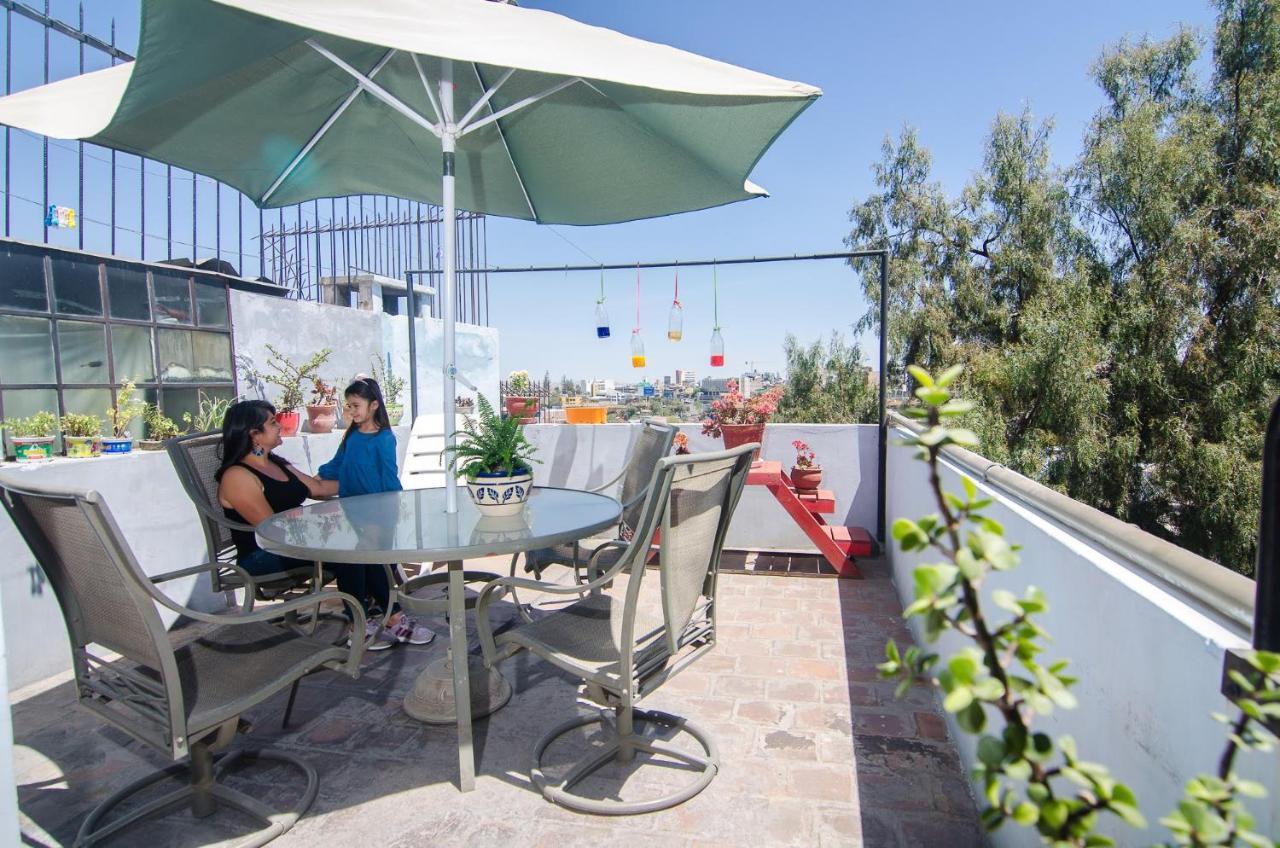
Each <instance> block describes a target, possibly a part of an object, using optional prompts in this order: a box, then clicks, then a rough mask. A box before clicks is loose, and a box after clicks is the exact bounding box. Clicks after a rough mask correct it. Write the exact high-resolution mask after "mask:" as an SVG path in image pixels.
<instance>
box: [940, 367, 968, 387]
mask: <svg viewBox="0 0 1280 848" xmlns="http://www.w3.org/2000/svg"><path fill="white" fill-rule="evenodd" d="M963 373H964V366H963V365H952V366H951V367H950V368H948V369H947V370H946V371H943V372H942V373H941V374H939V375H938V380H937V384H938V385H939V386H940V387H941V388H944V389H945V388H946V387H947V386H949V385H951V384H952V383H954V382H955V381H956V378H957V377H959V376H960V375H961V374H963Z"/></svg>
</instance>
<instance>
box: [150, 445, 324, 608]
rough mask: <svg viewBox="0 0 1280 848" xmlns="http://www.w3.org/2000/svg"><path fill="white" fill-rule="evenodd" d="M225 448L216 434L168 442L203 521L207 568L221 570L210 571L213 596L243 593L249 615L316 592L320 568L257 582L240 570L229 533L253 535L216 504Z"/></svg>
mask: <svg viewBox="0 0 1280 848" xmlns="http://www.w3.org/2000/svg"><path fill="white" fill-rule="evenodd" d="M221 444H222V434H220V433H218V432H209V433H196V434H194V435H190V436H179V437H178V438H175V439H170V440H168V441H167V442H165V450H167V451H168V452H169V459H170V460H171V461H172V462H173V470H174V471H175V472H177V474H178V480H180V481H181V482H182V488H183V489H185V490H186V492H187V496H188V497H190V498H191V502H192V503H193V504H194V505H195V508H196V512H197V513H198V514H199V516H200V527H201V528H202V529H203V530H204V539H205V545H206V547H207V548H208V555H209V564H210V565H216V566H217V567H216V568H210V569H209V575H210V580H211V581H212V585H213V591H214V592H225V591H230V590H235V589H244V590H245V593H244V601H243V609H244V610H246V611H248V610H251V609H253V603H254V601H255V600H262V601H269V600H275V599H276V598H280V597H282V596H284V595H287V594H289V593H290V592H297V591H301V590H307V589H313V590H318V589H319V588H320V586H321V585H323V583H324V573H323V571H322V568H321V566H320V565H319V564H318V563H317V564H316V565H315V566H314V567H312V568H294V569H289V570H287V571H280V572H276V573H274V574H260V575H257V576H252V575H250V574H249V573H248V572H246V571H244V570H243V569H241V568H237V567H236V565H235V561H236V546H235V543H234V542H233V541H232V539H231V531H232V530H243V531H245V532H247V533H252V532H253V527H252V526H251V525H248V524H239V523H237V522H235V521H232V520H231V519H229V518H227V517H226V515H225V514H224V513H223V511H222V505H221V504H219V503H218V481H217V480H215V479H214V477H213V475H214V473H215V472H216V471H217V470H218V467H219V466H220V465H221V464H222V457H221V456H220V455H219V454H220V450H219V449H220V446H221Z"/></svg>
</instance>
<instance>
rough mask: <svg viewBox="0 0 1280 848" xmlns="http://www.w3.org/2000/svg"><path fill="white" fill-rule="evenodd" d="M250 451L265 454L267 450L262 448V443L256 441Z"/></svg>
mask: <svg viewBox="0 0 1280 848" xmlns="http://www.w3.org/2000/svg"><path fill="white" fill-rule="evenodd" d="M249 453H251V454H253V455H254V456H265V455H266V453H267V452H266V451H264V450H263V449H262V446H261V445H259V444H257V443H256V442H255V443H254V445H253V448H251V449H250V451H249Z"/></svg>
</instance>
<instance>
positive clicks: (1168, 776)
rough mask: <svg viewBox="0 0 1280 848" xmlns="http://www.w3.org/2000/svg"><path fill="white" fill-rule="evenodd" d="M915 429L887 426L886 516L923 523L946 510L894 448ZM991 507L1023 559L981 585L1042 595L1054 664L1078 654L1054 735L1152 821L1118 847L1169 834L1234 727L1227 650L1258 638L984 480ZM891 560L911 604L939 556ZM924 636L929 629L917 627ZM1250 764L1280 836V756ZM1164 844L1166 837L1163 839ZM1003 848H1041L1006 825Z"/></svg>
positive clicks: (1263, 815) (918, 470) (971, 743)
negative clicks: (921, 574) (1225, 721)
mask: <svg viewBox="0 0 1280 848" xmlns="http://www.w3.org/2000/svg"><path fill="white" fill-rule="evenodd" d="M903 435H906V434H905V433H903V432H897V433H895V432H894V431H891V432H890V436H891V439H890V448H889V456H888V486H889V493H888V514H889V516H890V518H891V519H893V518H898V517H909V518H915V517H920V516H923V515H927V514H929V513H933V512H937V506H936V505H935V504H934V502H933V500H932V493H931V491H930V489H929V488H928V484H927V480H926V466H925V465H924V464H923V463H921V462H917V461H915V460H914V459H913V458H912V449H910V448H905V447H894V446H893V442H894V440H895V439H896V438H897V437H899V436H903ZM942 482H943V487H944V488H945V489H949V490H951V491H955V492H960V491H961V486H960V477H959V472H958V471H957V470H956V469H955V468H953V467H951V466H944V469H943V472H942ZM979 489H980V490H982V491H983V492H984V493H985V496H987V497H993V498H995V503H994V504H993V505H992V507H991V508H990V509H988V510H987V514H988V515H990V516H991V517H992V518H994V519H996V520H997V521H999V522H1000V523H1001V524H1003V525H1004V527H1005V531H1006V535H1007V537H1008V539H1009V540H1010V541H1011V542H1014V543H1017V544H1021V545H1023V546H1024V549H1023V550H1022V552H1021V564H1020V565H1019V566H1018V567H1017V568H1016V569H1014V570H1013V571H1011V572H1006V573H1003V574H996V575H993V576H992V577H991V579H990V582H989V584H988V585H986V586H984V587H983V595H984V597H985V598H986V599H987V601H988V603H987V609H988V610H992V611H994V613H996V615H995V616H993V617H994V618H995V619H996V620H997V621H998V620H1000V616H999V613H1000V610H998V609H997V608H995V607H994V606H993V605H991V604H990V601H989V598H990V592H991V591H992V590H994V589H998V588H1004V589H1008V590H1010V591H1013V592H1015V593H1017V594H1019V595H1020V594H1022V592H1023V591H1024V590H1025V588H1026V587H1027V586H1038V587H1040V588H1041V589H1043V590H1044V592H1045V594H1046V596H1047V597H1048V600H1049V603H1050V610H1049V611H1048V612H1047V613H1046V614H1044V615H1043V616H1042V618H1041V621H1042V623H1043V625H1044V627H1045V629H1046V630H1047V631H1048V633H1049V634H1050V635H1051V636H1052V637H1053V642H1052V643H1051V644H1050V645H1049V648H1048V653H1047V658H1049V659H1051V660H1056V659H1069V660H1071V668H1072V669H1073V670H1074V673H1075V674H1076V675H1078V676H1079V677H1080V683H1079V684H1078V685H1077V687H1076V688H1075V689H1074V692H1075V694H1076V695H1077V697H1078V698H1079V700H1080V706H1079V707H1078V708H1077V709H1075V710H1067V711H1063V710H1058V711H1055V712H1054V713H1053V714H1052V715H1050V716H1047V717H1045V718H1043V719H1037V721H1036V724H1037V726H1041V727H1043V728H1045V729H1046V730H1047V731H1048V732H1050V733H1052V734H1054V735H1062V734H1068V735H1071V736H1073V737H1075V739H1076V741H1077V743H1078V744H1079V748H1080V755H1081V756H1082V757H1083V758H1084V759H1087V760H1094V761H1097V762H1101V763H1103V764H1105V765H1107V766H1108V767H1109V768H1110V769H1111V770H1112V773H1113V774H1114V775H1115V776H1116V777H1117V778H1118V779H1120V780H1122V781H1124V782H1126V783H1128V784H1129V785H1130V786H1131V787H1132V788H1133V790H1134V792H1135V793H1136V795H1137V796H1138V800H1139V802H1140V804H1141V807H1142V810H1143V812H1144V814H1145V815H1146V817H1147V819H1148V821H1149V823H1150V826H1149V828H1148V830H1147V832H1146V833H1142V834H1139V833H1136V832H1135V831H1133V830H1132V829H1128V828H1125V827H1124V826H1123V825H1118V826H1115V827H1109V828H1107V832H1108V833H1109V834H1110V835H1112V836H1113V837H1115V838H1116V839H1117V841H1118V842H1119V844H1121V845H1147V844H1152V843H1155V842H1159V841H1161V838H1162V837H1161V836H1160V834H1162V833H1163V830H1164V829H1163V828H1162V827H1161V826H1160V825H1159V824H1158V820H1159V819H1160V818H1161V817H1162V816H1164V815H1165V814H1167V813H1168V812H1169V811H1171V810H1173V809H1174V808H1175V806H1176V803H1177V800H1178V799H1179V798H1180V797H1181V795H1182V789H1183V785H1184V784H1185V783H1186V781H1187V780H1188V779H1190V778H1191V777H1193V776H1195V775H1196V774H1197V773H1200V772H1212V771H1214V770H1215V769H1216V768H1217V761H1218V757H1219V756H1220V754H1221V752H1222V749H1223V745H1224V744H1225V742H1226V734H1225V730H1226V728H1225V727H1224V726H1223V725H1221V724H1219V723H1218V722H1216V721H1214V720H1213V719H1212V718H1211V717H1210V714H1211V713H1213V712H1215V711H1220V712H1226V711H1228V709H1227V707H1228V705H1227V703H1226V700H1225V699H1224V698H1222V697H1221V696H1220V695H1219V694H1218V691H1219V681H1220V678H1221V676H1222V663H1223V654H1224V651H1225V650H1226V649H1227V648H1229V647H1232V648H1241V647H1247V645H1248V634H1246V633H1244V632H1240V631H1239V630H1236V631H1231V630H1228V629H1226V627H1225V626H1223V625H1220V624H1218V623H1215V622H1214V621H1211V620H1209V619H1208V618H1206V617H1205V616H1204V615H1202V614H1201V613H1199V612H1197V611H1196V610H1193V609H1191V608H1190V607H1189V606H1187V605H1186V604H1185V603H1183V602H1182V601H1180V600H1178V599H1177V598H1174V597H1173V596H1171V595H1170V594H1169V593H1167V592H1166V591H1164V590H1163V589H1161V588H1159V587H1158V586H1157V585H1155V584H1153V583H1152V582H1150V581H1149V580H1147V579H1145V577H1144V576H1143V575H1142V574H1141V573H1140V572H1138V571H1135V570H1133V569H1131V568H1130V567H1129V566H1127V565H1126V564H1125V563H1124V562H1121V561H1118V560H1117V559H1116V558H1115V557H1114V556H1112V555H1111V554H1109V553H1104V552H1102V551H1100V550H1098V549H1096V548H1094V547H1092V546H1090V545H1088V544H1086V543H1084V542H1083V541H1081V540H1080V539H1079V538H1078V537H1077V536H1075V535H1073V534H1072V533H1070V532H1068V531H1067V530H1065V529H1064V528H1063V527H1062V526H1061V525H1059V524H1057V523H1056V522H1054V521H1052V520H1050V519H1048V518H1046V517H1045V516H1043V515H1041V514H1040V513H1038V512H1035V511H1033V510H1032V509H1030V508H1028V507H1026V506H1024V505H1023V504H1022V503H1020V502H1018V501H1015V500H1013V499H1012V498H1009V497H1008V496H1005V495H1003V494H1001V493H999V492H997V491H995V490H993V489H991V488H989V487H987V486H984V485H982V484H979ZM890 547H891V548H892V549H893V550H892V551H891V553H890V560H891V562H892V566H893V572H894V583H895V585H896V586H897V587H898V592H899V594H900V595H901V597H902V600H903V604H904V605H905V604H906V603H908V602H910V601H911V600H912V599H913V598H912V594H911V593H912V578H911V574H912V570H913V569H914V568H915V567H916V566H917V565H919V564H921V563H922V562H926V561H927V562H936V561H937V559H938V557H937V555H936V554H934V555H928V554H925V555H921V554H904V553H902V552H901V551H900V550H897V547H896V544H892V543H891V545H890ZM912 627H913V632H915V634H916V638H917V641H918V642H922V633H921V630H920V628H919V627H918V620H915V621H913V622H912ZM965 644H968V643H967V641H966V640H962V639H960V638H959V637H955V636H953V635H949V636H947V637H945V638H943V639H942V640H941V641H940V643H939V645H938V646H936V648H934V649H935V650H938V651H939V653H941V654H942V655H943V656H944V657H946V656H949V655H950V654H951V653H953V652H954V651H956V650H957V649H958V648H959V647H961V646H962V645H965ZM948 720H949V723H950V729H951V734H952V736H953V738H955V739H956V740H957V741H958V744H959V748H960V752H961V756H962V757H963V758H964V760H965V763H966V765H967V766H972V765H973V763H974V762H976V745H975V740H974V739H973V737H970V736H968V735H966V734H964V733H963V732H961V731H959V729H958V728H957V727H956V725H955V723H954V722H953V721H950V716H948ZM1237 764H1238V766H1239V767H1240V771H1241V772H1242V773H1244V774H1247V775H1250V776H1252V777H1254V778H1255V779H1258V780H1261V781H1263V782H1264V783H1266V784H1267V786H1268V787H1269V788H1270V793H1271V799H1270V802H1269V806H1268V807H1266V808H1264V809H1259V810H1258V811H1257V812H1258V814H1259V816H1260V818H1259V829H1260V830H1262V831H1263V832H1264V833H1273V834H1274V833H1277V832H1280V793H1278V790H1277V788H1278V787H1280V781H1277V777H1280V760H1278V758H1277V756H1276V755H1275V754H1272V755H1257V754H1252V755H1251V754H1242V755H1241V756H1240V759H1239V760H1238V761H1237ZM1164 838H1167V835H1165V836H1164ZM992 841H993V843H994V844H995V845H997V846H1002V848H1003V846H1033V845H1039V844H1040V841H1039V839H1038V838H1036V837H1035V835H1034V833H1031V832H1028V831H1026V830H1021V829H1018V828H1015V827H1011V826H1008V825H1006V826H1005V827H1003V828H1001V829H1000V830H999V831H997V832H996V834H994V835H993V837H992Z"/></svg>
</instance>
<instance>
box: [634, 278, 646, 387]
mask: <svg viewBox="0 0 1280 848" xmlns="http://www.w3.org/2000/svg"><path fill="white" fill-rule="evenodd" d="M644 363H645V358H644V339H642V338H640V263H638V262H637V263H636V327H635V329H634V330H632V331H631V367H632V368H643V367H644Z"/></svg>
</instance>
